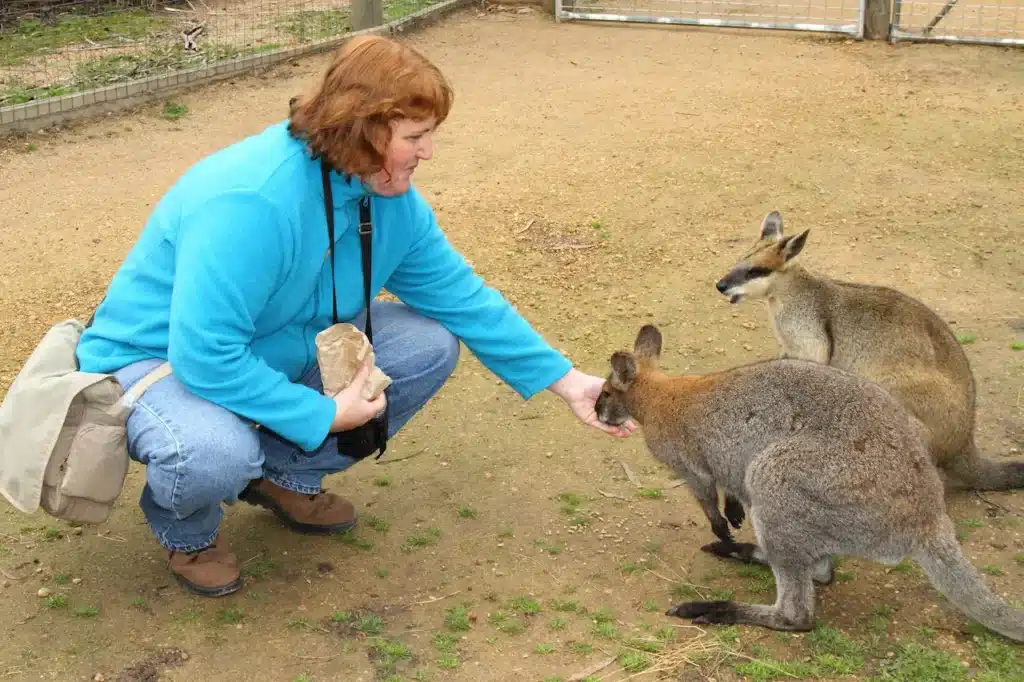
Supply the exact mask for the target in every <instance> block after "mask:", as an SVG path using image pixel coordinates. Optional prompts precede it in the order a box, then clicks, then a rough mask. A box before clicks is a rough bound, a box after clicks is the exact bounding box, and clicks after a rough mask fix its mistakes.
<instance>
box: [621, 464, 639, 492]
mask: <svg viewBox="0 0 1024 682" xmlns="http://www.w3.org/2000/svg"><path fill="white" fill-rule="evenodd" d="M619 464H621V465H622V470H623V471H625V472H626V478H628V479H629V482H630V483H632V484H633V485H635V486H636V487H637V488H640V487H642V486H641V485H640V479H638V478H637V477H636V474H634V473H633V470H632V469H630V468H629V465H628V464H626V463H625V462H619Z"/></svg>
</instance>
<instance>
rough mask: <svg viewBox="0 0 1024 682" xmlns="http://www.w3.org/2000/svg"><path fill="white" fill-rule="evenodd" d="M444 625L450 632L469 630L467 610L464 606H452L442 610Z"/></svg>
mask: <svg viewBox="0 0 1024 682" xmlns="http://www.w3.org/2000/svg"><path fill="white" fill-rule="evenodd" d="M444 626H445V627H446V628H448V629H449V630H451V631H452V632H466V631H467V630H469V628H470V625H469V610H468V609H466V607H465V606H453V607H451V608H450V609H447V610H445V612H444Z"/></svg>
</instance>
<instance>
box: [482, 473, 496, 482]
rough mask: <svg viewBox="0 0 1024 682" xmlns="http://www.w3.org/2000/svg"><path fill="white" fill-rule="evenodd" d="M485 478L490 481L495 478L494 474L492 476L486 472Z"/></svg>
mask: <svg viewBox="0 0 1024 682" xmlns="http://www.w3.org/2000/svg"><path fill="white" fill-rule="evenodd" d="M484 478H486V479H487V480H488V481H489V480H491V479H492V478H494V474H492V473H491V472H490V471H486V472H484Z"/></svg>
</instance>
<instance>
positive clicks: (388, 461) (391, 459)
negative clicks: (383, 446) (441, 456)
mask: <svg viewBox="0 0 1024 682" xmlns="http://www.w3.org/2000/svg"><path fill="white" fill-rule="evenodd" d="M426 451H427V449H426V448H420V449H419V450H417V451H416V452H413V453H411V454H408V455H402V456H401V457H389V458H388V459H381V460H378V461H377V464H392V463H394V462H401V461H402V460H404V459H412V458H413V457H418V456H420V455H422V454H423V453H424V452H426Z"/></svg>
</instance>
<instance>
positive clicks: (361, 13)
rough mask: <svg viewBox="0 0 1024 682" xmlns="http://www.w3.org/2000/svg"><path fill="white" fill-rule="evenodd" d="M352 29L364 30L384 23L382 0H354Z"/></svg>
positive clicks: (352, 5)
mask: <svg viewBox="0 0 1024 682" xmlns="http://www.w3.org/2000/svg"><path fill="white" fill-rule="evenodd" d="M351 7H352V30H353V31H362V30H364V29H367V28H373V27H374V26H380V25H381V24H383V23H384V5H383V3H382V2H381V0H352V4H351Z"/></svg>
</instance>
